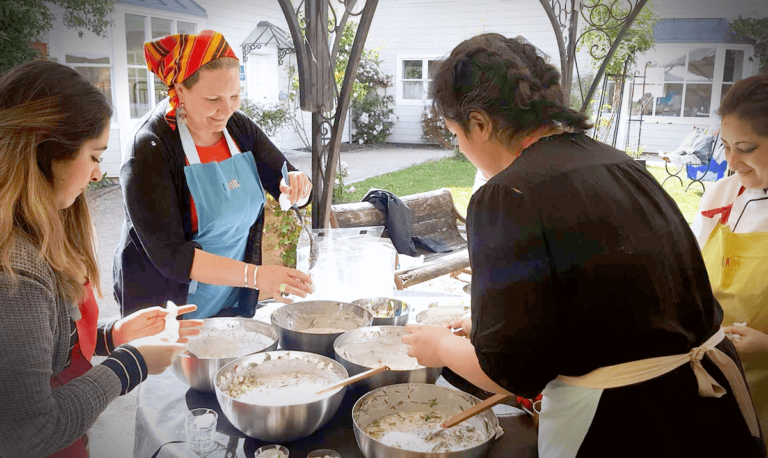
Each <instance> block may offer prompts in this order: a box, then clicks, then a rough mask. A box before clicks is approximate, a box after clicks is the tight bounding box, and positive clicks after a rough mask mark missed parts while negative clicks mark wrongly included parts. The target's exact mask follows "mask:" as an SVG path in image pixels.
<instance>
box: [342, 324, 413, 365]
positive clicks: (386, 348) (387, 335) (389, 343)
mask: <svg viewBox="0 0 768 458" xmlns="http://www.w3.org/2000/svg"><path fill="white" fill-rule="evenodd" d="M401 339H402V337H401V336H400V335H399V334H398V333H395V332H383V333H381V332H371V335H370V338H366V339H364V340H358V341H355V342H349V343H347V344H345V345H342V346H341V347H340V348H339V353H340V354H341V355H343V356H344V358H345V359H347V360H348V361H351V362H353V363H355V364H359V365H361V366H365V367H371V368H373V367H377V366H378V365H379V364H386V365H387V366H388V367H389V368H390V369H391V370H393V371H406V370H411V369H417V368H419V367H423V366H420V365H419V362H418V361H417V360H416V358H411V357H410V356H408V346H407V345H406V344H404V343H403V341H402V340H401Z"/></svg>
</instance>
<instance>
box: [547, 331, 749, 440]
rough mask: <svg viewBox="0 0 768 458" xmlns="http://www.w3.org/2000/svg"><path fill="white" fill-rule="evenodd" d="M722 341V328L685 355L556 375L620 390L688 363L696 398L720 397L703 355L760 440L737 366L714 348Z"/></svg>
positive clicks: (722, 390)
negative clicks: (718, 372)
mask: <svg viewBox="0 0 768 458" xmlns="http://www.w3.org/2000/svg"><path fill="white" fill-rule="evenodd" d="M724 338H725V331H723V328H722V327H721V328H720V329H719V330H718V331H717V332H716V333H715V334H714V335H712V337H710V338H709V339H707V341H706V342H704V343H703V344H702V345H701V346H699V347H695V348H692V349H691V351H689V352H688V353H683V354H679V355H672V356H661V357H657V358H648V359H643V360H640V361H631V362H628V363H623V364H616V365H614V366H607V367H601V368H598V369H595V370H594V371H592V372H590V373H588V374H585V375H582V376H579V377H569V376H564V375H559V376H558V377H557V378H558V379H559V380H561V381H562V382H564V383H566V384H568V385H573V386H580V387H583V388H593V389H608V388H619V387H622V386H628V385H634V384H636V383H641V382H645V381H648V380H651V379H654V378H656V377H660V376H662V375H664V374H666V373H669V372H672V371H673V370H675V369H677V368H678V367H680V366H682V365H684V364H685V363H687V362H690V364H691V367H692V368H693V373H694V374H695V375H696V380H697V381H698V384H699V395H700V396H702V397H709V398H719V397H722V396H723V395H724V394H725V393H726V390H725V388H723V387H722V386H721V385H720V384H719V383H717V380H715V379H714V378H713V377H712V376H711V375H710V374H709V373H708V372H707V371H706V369H704V366H703V365H702V364H701V360H702V359H703V358H704V355H707V356H709V358H710V359H711V360H712V362H713V363H714V364H715V365H716V366H717V367H718V368H719V369H720V370H721V371H722V372H723V375H724V376H725V378H726V379H727V380H728V383H729V384H730V386H731V389H732V390H733V396H734V397H735V398H736V401H737V403H738V404H739V410H740V411H741V414H742V416H743V417H744V420H745V421H746V422H747V425H748V426H749V431H750V433H751V434H752V436H754V437H760V426H759V424H758V422H757V415H756V414H755V411H754V409H753V408H752V398H751V397H750V395H749V391H748V390H747V386H746V384H745V382H744V378H743V377H742V375H741V371H739V368H738V367H737V366H736V363H735V362H734V361H733V360H732V359H731V358H729V357H728V356H727V355H726V354H725V353H723V352H722V351H720V350H718V349H717V348H715V346H716V345H717V344H719V343H720V342H722V340H723V339H724Z"/></svg>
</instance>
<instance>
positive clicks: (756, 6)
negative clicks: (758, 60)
mask: <svg viewBox="0 0 768 458" xmlns="http://www.w3.org/2000/svg"><path fill="white" fill-rule="evenodd" d="M653 6H654V11H655V12H656V14H657V15H658V16H659V18H660V19H687V18H701V19H705V18H726V19H734V18H737V17H738V16H739V15H741V16H742V17H765V16H768V1H766V0H728V1H724V0H661V1H658V0H657V1H654V2H653Z"/></svg>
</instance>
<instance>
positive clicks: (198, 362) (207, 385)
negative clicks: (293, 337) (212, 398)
mask: <svg viewBox="0 0 768 458" xmlns="http://www.w3.org/2000/svg"><path fill="white" fill-rule="evenodd" d="M206 329H245V330H248V331H253V332H257V333H259V334H263V335H265V336H267V337H269V338H271V339H272V344H271V345H269V346H268V347H266V348H264V349H262V350H260V351H270V350H274V349H276V348H277V340H278V333H277V329H276V328H275V327H274V326H272V325H270V324H268V323H263V322H261V321H257V320H254V319H252V318H207V319H205V320H203V327H202V330H203V331H205V330H206ZM253 353H258V352H249V353H246V354H242V355H235V356H232V357H229V358H195V357H193V356H190V355H188V354H186V353H183V352H182V353H179V356H178V357H177V358H176V359H175V360H174V361H173V364H172V365H171V367H172V368H173V373H174V374H176V377H178V379H179V380H181V381H182V382H184V383H185V384H187V385H189V386H190V387H191V388H194V389H196V390H198V391H204V392H206V393H213V377H214V376H215V375H216V372H217V371H218V370H219V369H221V368H222V367H223V366H224V365H225V364H227V363H229V362H230V361H234V360H236V359H237V358H240V357H242V356H246V355H248V354H253Z"/></svg>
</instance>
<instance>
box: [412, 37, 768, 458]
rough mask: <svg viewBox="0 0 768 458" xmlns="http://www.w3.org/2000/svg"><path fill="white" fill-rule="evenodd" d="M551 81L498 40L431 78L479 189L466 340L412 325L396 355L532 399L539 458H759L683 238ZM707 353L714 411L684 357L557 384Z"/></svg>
mask: <svg viewBox="0 0 768 458" xmlns="http://www.w3.org/2000/svg"><path fill="white" fill-rule="evenodd" d="M559 79H560V75H559V73H558V72H557V70H556V69H555V68H554V67H553V66H551V65H549V64H547V63H546V62H545V61H544V60H543V59H542V58H541V57H539V56H537V55H536V49H535V48H534V47H533V46H531V45H530V44H524V43H522V42H521V41H519V40H517V39H508V38H505V37H503V36H501V35H496V34H487V35H481V36H477V37H474V38H472V39H469V40H467V41H465V42H463V43H461V44H460V45H459V46H457V47H456V49H454V50H453V52H452V53H451V55H450V56H449V57H448V58H447V59H446V60H445V61H444V62H443V63H442V65H441V66H440V69H439V71H438V73H437V75H436V76H435V78H434V80H433V82H432V83H431V85H430V89H431V92H432V94H431V95H432V98H433V100H434V108H435V109H436V110H437V111H438V113H439V114H441V115H443V116H444V117H445V119H446V125H447V126H448V128H449V129H450V130H451V131H452V132H453V133H455V134H456V136H457V139H458V142H459V147H460V148H461V150H462V152H463V153H464V154H465V155H466V156H467V157H468V158H469V160H470V161H471V162H472V163H473V164H475V165H476V166H477V167H478V168H479V169H480V170H482V171H483V173H484V175H485V176H487V177H492V178H490V180H489V182H488V183H487V184H486V185H484V186H483V187H481V188H480V189H479V190H478V191H477V192H476V193H475V194H474V195H473V197H472V200H471V201H470V204H469V210H468V215H467V225H468V234H469V251H470V261H471V267H472V274H473V277H472V319H471V321H470V320H466V321H465V322H463V323H462V324H463V326H464V331H465V332H466V331H468V330H469V332H468V334H469V337H470V338H471V340H467V339H464V338H462V337H459V336H455V335H453V334H452V333H451V332H450V330H448V329H443V328H437V327H431V326H418V325H409V326H408V327H407V331H408V332H410V333H411V334H410V335H409V336H406V337H404V339H403V340H404V342H406V343H407V344H409V345H411V350H410V354H411V355H412V356H415V357H417V358H418V359H419V362H420V363H421V364H424V365H427V366H447V367H449V368H450V369H452V370H453V371H455V372H456V373H458V374H459V375H461V376H463V377H464V378H466V379H467V380H469V381H470V382H472V383H474V384H475V385H477V386H479V387H481V388H483V389H486V390H488V391H493V392H500V391H502V390H506V391H509V392H512V393H515V394H519V395H524V396H531V397H532V396H535V395H536V394H538V393H540V392H542V390H543V392H544V401H543V411H542V414H541V423H540V435H539V454H540V456H542V457H545V458H550V457H558V458H559V457H569V456H577V455H578V456H580V457H585V456H600V457H603V456H621V457H628V456H637V457H649V456H655V457H658V456H670V457H673V456H674V457H681V456H697V455H698V456H740V457H747V456H749V457H755V456H764V453H765V452H764V450H763V449H762V448H761V447H762V445H761V442H760V440H759V438H758V437H753V435H754V436H759V434H760V433H759V430H758V431H755V429H754V428H753V429H750V423H749V422H750V421H752V420H753V419H754V417H753V414H754V410H753V408H752V406H751V400H750V399H749V395H748V394H746V393H747V392H746V390H744V391H743V394H744V396H743V398H746V399H743V398H742V404H741V405H742V406H744V407H741V410H740V406H739V404H738V403H737V400H736V399H735V398H734V389H740V388H742V389H743V386H744V385H743V375H742V374H741V373H740V372H739V370H738V368H737V364H738V356H737V355H736V352H735V351H734V348H733V346H732V344H731V343H730V341H728V340H727V339H724V340H722V339H721V337H720V334H718V332H719V329H720V323H721V321H722V310H721V308H720V306H719V305H718V304H717V301H715V299H714V298H713V296H712V290H711V288H710V285H709V281H708V279H707V275H706V272H705V268H704V263H703V261H702V258H701V255H700V252H699V249H698V247H697V244H696V240H695V239H694V237H693V234H692V232H691V231H690V229H689V228H688V226H687V224H686V222H685V220H684V219H683V217H682V215H681V214H680V212H679V210H678V209H677V206H676V205H675V203H674V201H673V200H672V199H671V198H670V197H669V196H668V195H667V194H666V193H665V192H664V190H663V189H662V188H661V187H660V186H659V185H658V183H657V182H656V181H655V179H654V178H653V177H652V176H651V175H650V174H649V173H647V172H646V170H644V168H642V167H641V166H639V165H638V164H637V163H636V162H634V161H633V160H631V159H630V158H629V157H627V156H626V155H625V154H623V153H622V152H620V151H618V150H616V149H614V148H611V147H609V146H607V145H604V144H602V143H599V142H596V141H594V140H592V139H591V138H589V137H587V136H586V135H585V133H584V131H585V130H586V129H587V128H588V122H587V120H586V116H585V115H583V114H582V113H577V112H575V111H573V110H570V109H568V108H567V106H566V105H565V102H564V100H563V99H564V98H563V93H562V90H561V87H560V85H559ZM708 340H709V342H708V343H707V345H708V346H709V347H714V346H716V348H717V349H719V350H720V351H722V353H724V354H725V355H727V356H726V357H724V359H725V360H727V361H726V363H723V364H728V365H729V367H731V368H732V369H733V370H734V373H735V376H732V377H731V379H729V380H731V381H732V382H733V383H734V385H736V386H735V387H733V388H732V387H731V384H729V382H728V380H726V378H725V377H724V375H723V372H721V370H720V369H719V367H720V366H715V365H714V364H713V363H712V362H711V361H710V359H709V355H710V353H708V356H707V357H704V358H703V361H702V364H703V367H704V369H705V370H706V371H707V372H708V373H709V374H710V375H711V376H712V377H713V378H714V379H715V380H716V381H717V382H718V383H719V385H721V386H722V388H724V389H725V394H724V395H721V397H719V398H718V397H702V396H700V395H699V393H698V390H697V386H698V384H697V378H696V376H695V375H694V371H693V370H692V369H691V365H690V364H689V363H688V361H689V360H687V361H686V363H685V364H683V365H682V366H680V367H678V368H677V369H674V370H671V371H668V372H666V373H663V375H660V376H657V377H655V378H646V379H645V380H644V381H640V382H638V381H632V382H631V383H628V384H627V383H625V384H623V386H621V385H619V386H616V385H614V386H612V387H608V386H607V385H606V386H604V387H600V388H586V387H584V386H582V385H578V386H577V385H575V383H583V380H584V379H579V380H581V381H579V382H572V381H569V380H572V379H568V378H567V377H568V376H570V377H579V376H584V375H586V374H590V373H592V372H593V371H595V370H596V369H599V368H604V367H607V366H614V365H618V364H622V363H628V362H633V361H639V360H647V359H648V358H654V357H662V356H671V355H681V354H686V353H688V352H689V351H690V350H691V349H693V348H695V347H700V346H702V344H704V343H705V342H707V341H708ZM712 352H714V350H713V351H712ZM734 362H736V363H734ZM559 376H560V377H559ZM562 376H566V377H562ZM593 376H594V374H590V377H593ZM590 380H591V379H590ZM601 383H602V382H601ZM709 386H710V387H711V386H712V385H711V384H710V385H709ZM545 388H546V389H545ZM758 429H759V428H758Z"/></svg>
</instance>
